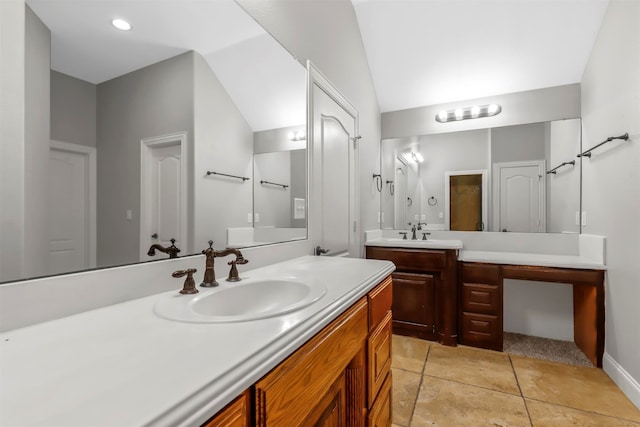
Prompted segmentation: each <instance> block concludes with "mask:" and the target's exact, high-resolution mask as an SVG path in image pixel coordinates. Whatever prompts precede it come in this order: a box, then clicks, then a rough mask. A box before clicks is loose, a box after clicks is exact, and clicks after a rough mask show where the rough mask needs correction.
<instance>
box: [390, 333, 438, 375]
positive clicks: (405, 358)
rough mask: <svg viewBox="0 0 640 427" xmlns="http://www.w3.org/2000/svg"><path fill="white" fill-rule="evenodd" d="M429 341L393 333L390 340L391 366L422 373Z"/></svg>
mask: <svg viewBox="0 0 640 427" xmlns="http://www.w3.org/2000/svg"><path fill="white" fill-rule="evenodd" d="M428 351H429V342H428V341H425V340H421V339H418V338H412V337H404V336H402V335H394V336H393V342H392V359H391V367H392V368H398V369H404V370H406V371H411V372H417V373H422V368H423V367H424V361H425V360H426V359H427V352H428Z"/></svg>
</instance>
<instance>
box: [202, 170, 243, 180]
mask: <svg viewBox="0 0 640 427" xmlns="http://www.w3.org/2000/svg"><path fill="white" fill-rule="evenodd" d="M209 175H220V176H226V177H229V178H236V179H241V180H242V182H245V181H249V180H250V179H251V178H247V177H246V176H237V175H229V174H226V173H220V172H212V171H207V176H209Z"/></svg>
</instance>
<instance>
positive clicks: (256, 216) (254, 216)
mask: <svg viewBox="0 0 640 427" xmlns="http://www.w3.org/2000/svg"><path fill="white" fill-rule="evenodd" d="M253 219H254V221H255V222H260V214H259V213H257V214H254V215H253Z"/></svg>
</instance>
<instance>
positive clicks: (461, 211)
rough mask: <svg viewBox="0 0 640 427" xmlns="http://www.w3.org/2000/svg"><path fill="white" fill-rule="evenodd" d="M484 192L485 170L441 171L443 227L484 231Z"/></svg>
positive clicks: (485, 223) (485, 219)
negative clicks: (443, 188)
mask: <svg viewBox="0 0 640 427" xmlns="http://www.w3.org/2000/svg"><path fill="white" fill-rule="evenodd" d="M487 193H488V191H487V171H486V170H469V171H449V172H445V230H452V231H485V230H486V229H487V217H488V209H489V206H488V199H489V197H488V194H487Z"/></svg>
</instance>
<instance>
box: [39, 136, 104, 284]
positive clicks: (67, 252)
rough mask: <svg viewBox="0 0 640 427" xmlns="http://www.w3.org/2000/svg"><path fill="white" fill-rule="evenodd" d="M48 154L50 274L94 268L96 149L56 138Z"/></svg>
mask: <svg viewBox="0 0 640 427" xmlns="http://www.w3.org/2000/svg"><path fill="white" fill-rule="evenodd" d="M49 153H50V154H49V175H48V179H47V185H48V196H47V197H48V201H47V203H48V212H47V213H48V215H47V220H48V224H47V228H48V230H49V259H48V263H49V273H50V274H57V273H66V272H70V271H78V270H84V269H86V268H91V267H95V181H94V180H93V179H92V174H95V169H94V168H92V166H93V165H95V157H94V156H95V149H91V148H87V147H81V146H76V145H75V144H67V143H61V142H57V141H55V142H52V144H51V149H50V152H49Z"/></svg>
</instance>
